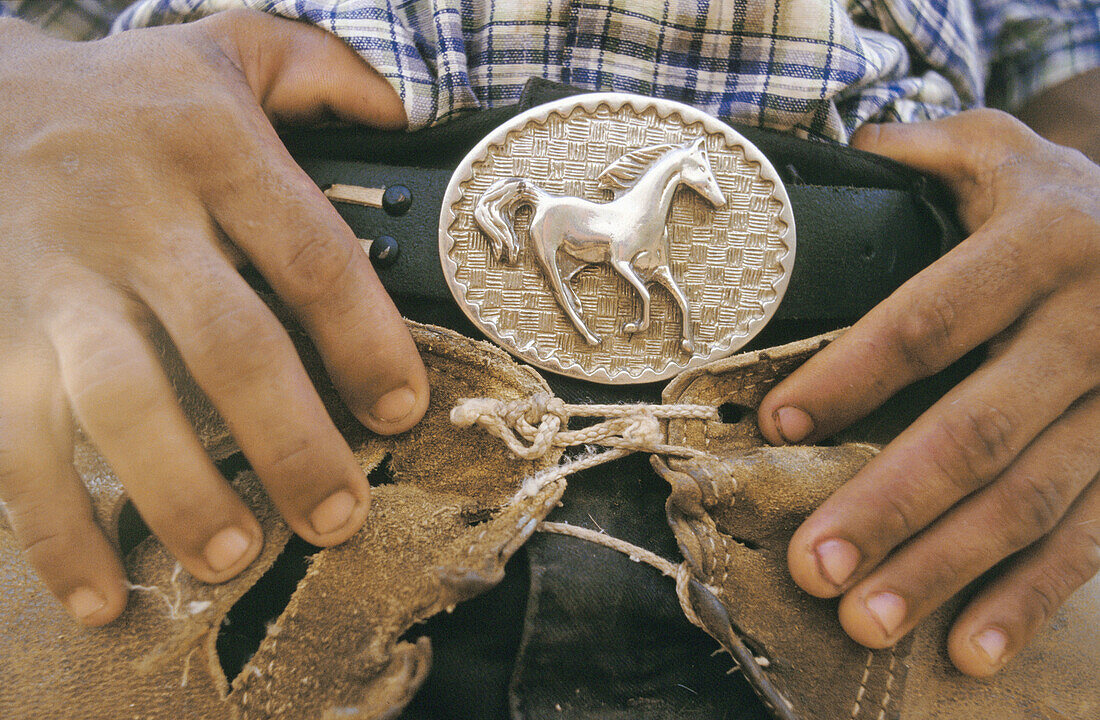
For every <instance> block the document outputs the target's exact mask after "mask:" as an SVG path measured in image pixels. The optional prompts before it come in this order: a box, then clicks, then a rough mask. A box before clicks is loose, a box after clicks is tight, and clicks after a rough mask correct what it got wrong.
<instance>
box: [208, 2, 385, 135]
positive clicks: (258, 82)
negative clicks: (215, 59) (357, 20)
mask: <svg viewBox="0 0 1100 720" xmlns="http://www.w3.org/2000/svg"><path fill="white" fill-rule="evenodd" d="M193 27H194V28H195V30H196V31H199V30H201V31H203V32H205V33H207V35H208V36H209V37H211V38H212V39H213V40H215V42H217V43H219V45H221V46H222V47H223V49H224V50H225V51H226V52H227V54H230V56H231V57H232V58H233V59H234V61H235V62H236V63H237V64H238V66H239V67H240V69H241V71H242V72H244V74H245V77H246V79H247V82H248V85H249V87H250V88H251V89H252V91H253V93H254V94H255V96H256V99H257V101H258V102H260V103H261V104H262V106H263V109H264V112H266V113H267V114H268V116H270V117H272V118H278V119H280V120H288V121H294V122H302V121H316V120H321V119H324V118H325V115H326V114H332V115H335V116H336V117H338V118H340V119H342V120H348V121H354V122H359V123H363V124H366V125H370V126H372V127H379V128H384V129H387V130H400V129H401V128H403V127H405V125H406V124H407V120H406V117H405V108H404V105H403V104H402V102H401V97H400V96H399V95H398V94H397V92H396V91H395V90H394V89H393V87H392V86H391V85H390V84H389V83H388V82H387V81H386V80H385V78H383V77H382V76H381V75H380V74H379V73H378V72H377V71H376V70H374V68H372V67H371V66H370V65H368V64H367V63H366V62H365V61H364V60H363V59H362V58H361V57H359V55H357V54H356V53H355V51H354V50H352V49H351V48H350V47H348V45H347V44H346V43H344V41H343V40H341V39H340V38H338V37H337V36H335V35H333V34H332V33H330V32H326V31H325V30H322V29H321V28H319V27H317V26H315V25H309V24H306V23H298V22H292V21H289V20H286V19H284V18H279V17H274V16H272V15H269V14H267V13H263V12H256V11H249V10H236V11H229V12H220V13H217V14H216V15H213V16H211V17H210V18H207V19H206V20H203V21H201V22H199V23H195V25H194V26H193Z"/></svg>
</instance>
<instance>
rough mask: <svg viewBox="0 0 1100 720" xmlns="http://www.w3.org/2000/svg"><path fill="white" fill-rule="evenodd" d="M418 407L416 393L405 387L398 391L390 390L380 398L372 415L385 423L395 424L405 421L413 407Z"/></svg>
mask: <svg viewBox="0 0 1100 720" xmlns="http://www.w3.org/2000/svg"><path fill="white" fill-rule="evenodd" d="M415 406H416V393H414V392H413V391H412V388H410V387H408V386H405V387H401V388H398V389H397V390H390V391H389V392H388V393H386V394H385V395H383V396H382V397H380V398H378V400H377V402H375V403H374V407H372V408H371V411H370V414H371V415H373V416H374V417H375V418H377V419H378V420H380V421H381V422H385V423H393V422H397V421H398V420H403V419H404V418H405V417H406V416H407V415H408V414H409V413H411V412H412V410H413V407H415Z"/></svg>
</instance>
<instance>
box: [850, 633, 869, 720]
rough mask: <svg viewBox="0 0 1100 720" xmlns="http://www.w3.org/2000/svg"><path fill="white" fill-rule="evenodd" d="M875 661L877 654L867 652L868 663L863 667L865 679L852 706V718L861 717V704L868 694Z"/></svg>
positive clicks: (860, 684) (862, 680)
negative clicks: (868, 681) (868, 685)
mask: <svg viewBox="0 0 1100 720" xmlns="http://www.w3.org/2000/svg"><path fill="white" fill-rule="evenodd" d="M874 659H875V654H874V653H873V652H871V651H870V650H868V651H867V662H866V664H864V666H863V678H862V679H860V681H859V690H858V691H856V702H855V704H854V705H852V717H853V718H855V717H859V711H860V703H861V702H862V701H863V696H864V694H866V692H867V680H868V678H870V677H871V663H872V662H873V661H874Z"/></svg>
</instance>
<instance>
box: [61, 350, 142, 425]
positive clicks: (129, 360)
mask: <svg viewBox="0 0 1100 720" xmlns="http://www.w3.org/2000/svg"><path fill="white" fill-rule="evenodd" d="M66 375H67V383H66V384H67V385H68V387H67V390H68V395H69V400H70V402H71V403H72V407H73V410H74V412H75V413H76V415H77V416H78V417H79V418H80V420H81V422H82V423H83V424H84V425H85V426H86V427H88V428H89V429H92V430H95V431H99V432H108V433H117V432H125V431H127V430H129V429H132V428H134V427H137V426H140V425H141V424H143V423H144V422H146V421H147V420H148V419H149V417H150V416H151V415H153V414H154V413H155V412H156V411H157V409H158V407H159V406H160V404H161V403H162V402H163V398H162V397H161V394H160V388H159V386H158V384H157V383H153V382H149V381H148V375H149V372H148V368H147V367H146V365H145V364H144V362H142V361H141V360H140V359H138V358H137V357H135V353H133V352H131V351H130V350H129V349H128V348H127V347H125V345H113V346H111V345H104V344H96V345H95V346H94V347H93V348H91V349H89V351H88V352H86V353H83V354H82V355H80V356H79V357H78V358H76V359H74V360H73V361H72V364H71V366H70V368H69V371H68V372H67V373H66Z"/></svg>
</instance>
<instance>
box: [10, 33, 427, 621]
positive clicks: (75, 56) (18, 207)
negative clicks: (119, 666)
mask: <svg viewBox="0 0 1100 720" xmlns="http://www.w3.org/2000/svg"><path fill="white" fill-rule="evenodd" d="M0 87H2V88H3V90H2V91H0V157H3V159H4V161H3V163H0V189H2V191H3V194H4V211H3V215H2V216H0V338H2V342H0V499H2V500H3V501H4V503H5V504H6V509H7V514H8V517H9V521H10V523H11V525H12V528H13V531H14V533H15V535H16V536H17V538H18V539H19V541H20V543H21V544H22V546H23V547H24V548H25V554H26V557H27V559H28V560H29V561H30V562H31V563H32V564H33V565H34V567H35V568H36V569H37V571H38V573H39V574H40V576H41V577H42V579H43V580H44V581H45V583H46V585H47V586H48V587H49V588H50V590H51V591H52V592H53V593H54V594H55V595H56V596H57V597H58V598H59V599H61V600H62V602H64V604H65V605H66V607H67V608H68V609H69V611H70V612H71V613H72V614H73V615H74V616H75V617H77V618H79V619H80V620H82V621H83V622H85V623H87V624H89V625H99V624H103V623H105V622H108V621H110V620H111V619H113V618H114V617H116V616H117V615H118V614H119V613H120V612H121V611H122V609H123V607H124V605H125V603H126V595H127V585H126V579H125V577H124V574H123V569H122V566H121V564H120V562H119V560H118V558H117V557H116V556H115V554H114V552H113V551H112V549H111V547H110V545H109V544H108V542H107V540H106V539H105V537H104V535H103V534H102V532H101V531H100V529H99V527H98V526H97V525H96V523H95V522H94V520H93V517H92V511H91V505H90V501H89V498H88V496H87V493H86V492H85V490H84V487H83V485H82V484H81V482H80V480H79V478H78V477H77V475H76V474H75V472H74V470H73V467H72V459H73V432H74V428H73V417H74V416H75V419H76V420H77V421H78V422H79V423H80V425H81V426H82V428H83V429H84V431H85V433H86V434H87V436H88V437H89V438H90V440H91V441H92V442H93V443H94V444H95V445H96V447H97V448H98V449H99V450H100V452H101V453H102V454H103V456H104V457H105V458H106V459H107V460H108V461H109V462H110V464H111V466H112V468H113V469H114V470H115V472H116V473H117V475H118V477H119V479H120V480H121V481H122V483H123V484H124V485H125V486H126V489H127V492H128V493H129V495H130V497H131V498H132V500H133V502H134V504H135V505H136V507H137V508H138V510H139V511H140V512H141V514H142V516H143V517H144V519H145V520H146V522H147V523H148V525H149V527H150V528H151V530H152V531H153V532H154V533H156V535H157V536H158V537H159V538H160V539H161V541H162V542H163V543H164V545H165V546H166V547H167V548H168V549H169V550H170V551H171V552H172V553H173V554H174V555H175V556H176V557H177V558H178V559H179V560H180V562H181V563H182V564H183V566H184V567H185V568H186V569H187V570H188V571H189V572H190V573H192V574H193V575H194V576H195V577H197V578H199V579H202V580H204V581H207V582H220V581H224V580H226V579H228V578H230V577H232V576H234V575H236V574H237V573H239V572H240V571H241V570H242V569H244V568H245V567H246V566H247V565H248V564H249V563H250V562H251V561H252V560H253V559H254V558H255V557H256V555H257V554H258V552H259V550H260V547H261V545H262V542H263V538H262V537H261V531H260V527H259V525H258V523H257V522H256V520H255V518H254V517H253V516H252V515H251V514H250V512H249V511H248V509H247V508H246V507H245V506H244V504H243V503H242V502H241V500H240V499H239V498H238V497H237V496H236V495H235V494H234V493H233V491H232V490H231V488H230V487H229V486H228V485H227V484H226V483H225V481H224V480H223V478H222V477H221V476H220V474H219V473H218V471H217V469H216V468H215V467H214V465H213V463H212V462H211V460H210V459H209V457H208V456H207V455H206V453H205V452H204V450H203V448H202V446H201V445H200V444H199V441H198V439H197V437H196V435H195V433H194V432H193V431H192V429H191V428H190V427H189V426H188V424H187V422H186V420H185V418H184V415H183V413H182V411H181V410H180V408H179V406H178V405H177V403H176V400H175V395H174V393H173V391H172V389H171V387H170V386H169V383H168V380H167V378H166V377H165V374H164V372H163V370H162V369H161V367H160V364H159V362H158V355H157V353H156V351H155V349H154V348H153V346H152V345H151V343H150V340H149V336H148V333H147V332H146V331H147V329H149V328H150V327H153V326H155V325H159V326H161V327H163V329H164V330H165V331H166V333H167V334H168V336H169V337H170V338H171V340H172V342H173V343H174V345H175V347H176V348H177V350H178V351H179V353H180V355H181V356H182V358H183V360H184V362H185V363H186V365H187V367H188V370H189V371H190V373H191V374H192V376H193V377H194V378H195V380H196V381H197V383H198V384H199V386H200V387H201V388H202V390H203V391H204V392H205V393H206V395H207V396H208V397H209V399H210V400H211V402H212V403H213V404H214V406H215V407H216V408H217V410H218V411H219V413H220V414H221V415H222V417H224V418H225V419H226V421H227V423H228V425H229V427H230V429H231V431H232V433H233V435H234V437H235V438H236V440H237V442H238V444H239V445H240V447H241V449H242V450H243V451H244V454H245V455H246V456H247V458H248V460H249V461H250V463H251V464H252V467H253V468H254V469H255V471H256V473H257V474H258V475H259V477H260V478H261V479H262V481H263V482H264V484H265V486H266V488H267V490H268V492H269V494H270V496H271V498H272V500H273V501H274V503H275V504H276V506H277V507H278V509H279V510H280V512H281V513H282V514H283V516H284V517H285V518H286V520H287V522H288V523H289V524H290V525H291V527H292V528H293V529H294V531H295V532H297V533H298V534H299V535H301V536H302V537H303V538H304V539H306V540H307V541H309V542H311V543H314V544H317V545H331V544H333V543H338V542H340V541H342V540H345V539H346V538H348V537H349V536H350V535H351V534H352V533H354V532H355V531H356V530H357V529H358V527H359V526H360V525H361V524H362V523H363V521H364V519H365V517H366V514H367V510H368V505H369V494H370V493H369V487H368V484H367V480H366V478H365V477H364V475H363V473H362V471H361V470H360V468H359V467H358V465H357V464H356V462H355V460H354V458H353V456H352V453H351V450H350V449H349V448H348V446H347V444H346V443H345V442H344V440H343V438H342V437H341V436H340V434H339V432H338V431H337V430H336V428H335V426H334V425H333V423H332V421H331V419H330V418H329V417H328V414H327V413H326V411H325V409H324V407H323V406H322V404H321V401H320V399H319V398H318V396H317V393H316V391H315V390H314V388H313V386H312V385H311V383H310V381H309V379H308V377H307V376H306V373H305V371H304V369H303V367H302V365H301V362H300V360H299V359H298V357H297V355H296V353H295V351H294V348H293V346H292V344H291V341H290V338H289V337H288V335H287V334H286V332H285V331H284V330H283V328H282V326H281V325H280V324H279V323H278V322H277V321H276V319H275V317H274V315H273V314H272V313H271V312H270V311H269V310H268V308H267V307H266V306H265V305H264V304H263V302H262V301H261V300H260V299H259V298H258V297H257V296H256V295H255V294H254V293H253V292H251V290H250V289H249V287H248V285H247V284H246V283H245V282H244V280H243V279H242V278H241V276H240V275H239V274H238V272H237V269H236V267H235V266H237V265H241V264H242V263H243V262H244V261H245V260H247V261H249V262H251V263H252V264H253V265H254V266H255V267H256V268H257V269H258V270H259V271H260V272H261V273H262V274H263V275H264V277H265V278H266V279H267V281H268V282H269V283H270V285H271V286H272V287H273V288H274V290H275V291H276V292H277V293H278V294H279V295H280V296H281V298H282V299H283V301H285V302H286V303H287V305H288V306H289V307H290V308H291V309H292V310H293V311H294V312H295V314H296V315H297V317H298V318H299V319H300V320H301V322H302V324H303V326H304V327H305V328H306V329H307V331H308V332H309V334H310V336H311V337H312V339H313V342H314V343H315V344H316V346H317V347H318V349H319V351H320V352H321V355H322V356H323V358H324V360H325V364H326V367H327V369H328V371H329V374H330V376H331V378H332V380H333V382H334V383H335V385H336V387H337V388H338V390H339V391H340V393H341V395H342V397H343V398H344V400H345V402H346V403H347V405H348V407H349V408H350V409H351V410H352V411H353V412H354V413H355V414H356V416H357V417H359V418H360V419H361V420H362V422H363V423H365V424H366V425H367V426H369V427H370V428H372V429H373V430H375V431H377V432H380V433H393V432H398V431H402V430H405V429H407V428H408V427H410V426H411V425H413V424H414V423H415V422H416V421H417V420H418V419H419V418H420V416H421V415H422V414H423V412H424V410H425V408H426V406H427V401H428V387H427V380H426V376H425V373H424V368H423V366H422V365H421V364H420V358H419V355H418V354H417V351H416V347H415V345H414V344H413V342H412V339H411V337H410V336H409V334H408V332H407V330H406V329H405V325H404V323H403V321H402V320H401V318H400V316H399V315H398V313H397V311H396V309H395V308H394V306H393V304H392V303H391V302H390V300H389V298H388V297H387V296H386V294H385V292H384V290H383V289H382V287H381V286H380V284H379V282H378V280H377V278H376V277H375V275H374V272H373V270H372V268H371V266H370V262H369V260H368V258H367V257H366V255H365V254H364V252H363V251H362V249H361V248H360V246H359V244H358V243H357V241H356V238H355V237H354V236H353V234H352V232H351V230H350V229H349V228H348V227H347V226H346V225H345V224H344V223H343V222H342V220H341V219H340V217H339V215H338V214H337V213H336V212H335V210H334V209H333V208H332V206H331V205H330V204H329V203H328V201H327V200H326V199H325V197H324V196H323V195H322V194H321V192H320V191H319V190H318V189H317V187H316V186H315V185H314V184H313V183H312V182H311V181H310V179H309V178H308V176H306V175H305V173H304V172H303V171H302V170H301V169H299V168H298V167H297V166H296V165H295V164H294V162H293V161H292V160H291V158H290V156H289V154H288V153H287V152H286V150H285V149H284V148H283V146H282V145H281V143H280V142H279V139H278V137H277V136H276V134H275V132H274V130H273V129H272V126H271V123H270V121H269V117H270V118H274V119H278V120H292V121H300V120H310V119H320V118H323V117H332V116H334V117H336V118H340V119H344V120H350V121H358V122H364V123H369V124H373V125H376V126H382V127H388V128H399V127H402V126H403V125H404V123H405V115H404V111H403V109H402V105H401V102H400V99H399V98H398V97H397V95H396V93H395V92H394V91H393V89H392V88H391V87H390V86H389V85H388V84H387V83H386V81H385V80H384V79H383V78H381V77H380V76H379V75H378V74H377V73H375V72H374V71H373V70H372V69H371V68H369V67H368V66H367V65H366V64H365V63H364V62H363V61H362V60H360V59H359V57H358V56H356V55H355V54H354V53H353V52H352V51H351V50H350V49H349V48H347V47H346V46H345V45H344V44H343V43H342V42H340V41H339V40H337V39H336V38H335V37H333V36H331V35H328V34H327V33H325V32H323V31H321V30H319V29H317V28H314V27H310V26H307V25H304V24H299V23H293V22H290V21H287V20H281V19H276V18H273V17H270V16H267V15H264V14H261V13H250V12H240V13H224V14H218V15H215V16H212V17H211V18H209V19H207V20H204V21H202V22H199V23H195V24H192V25H181V26H175V27H168V28H159V29H154V30H140V31H133V32H127V33H123V34H121V35H118V36H115V37H112V38H108V39H106V40H102V41H99V42H94V43H66V42H60V41H56V40H51V39H47V38H45V37H43V36H41V35H39V34H38V33H37V32H36V31H35V30H33V29H32V28H31V27H30V26H27V25H25V24H23V23H20V22H18V21H14V20H6V21H0Z"/></svg>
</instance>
